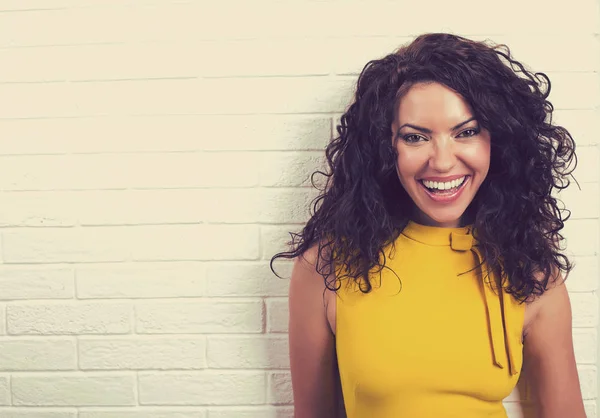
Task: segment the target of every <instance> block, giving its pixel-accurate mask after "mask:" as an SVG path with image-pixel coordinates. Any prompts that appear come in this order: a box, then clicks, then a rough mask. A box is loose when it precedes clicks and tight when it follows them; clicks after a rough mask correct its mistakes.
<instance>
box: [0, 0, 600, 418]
mask: <svg viewBox="0 0 600 418" xmlns="http://www.w3.org/2000/svg"><path fill="white" fill-rule="evenodd" d="M511 2H513V3H515V4H516V3H517V2H516V0H511V1H509V4H510V3H511ZM459 3H460V4H456V2H442V1H438V2H435V10H436V13H433V14H432V13H431V8H432V5H431V4H428V2H420V3H419V2H417V3H414V2H412V3H410V5H409V4H408V3H406V2H400V1H384V0H374V1H372V2H364V1H361V0H348V1H341V0H322V1H312V0H302V1H297V2H282V1H276V0H258V1H256V2H245V1H242V0H227V1H223V2H210V3H209V2H207V1H202V0H139V1H128V0H30V1H27V2H23V1H19V0H3V1H2V2H0V254H1V258H0V418H291V417H292V416H293V406H292V394H291V381H290V374H289V359H288V343H287V315H288V307H287V298H286V297H287V289H288V287H287V286H288V284H287V280H285V279H284V280H281V279H277V278H275V277H274V276H273V275H272V274H271V272H270V270H269V268H268V260H269V258H270V257H271V256H272V255H273V254H274V253H275V252H277V251H280V250H282V249H284V248H285V246H284V243H285V242H286V241H287V240H288V238H289V235H288V232H289V231H293V230H297V229H298V228H299V227H300V226H301V224H302V223H303V222H304V221H306V219H307V218H308V216H309V204H310V202H311V200H312V199H313V198H314V197H315V196H316V194H315V191H314V190H313V189H311V188H310V174H311V173H312V172H313V171H314V170H315V169H317V168H319V167H321V166H322V165H323V161H324V159H323V148H324V146H325V144H326V143H327V142H328V141H329V140H330V139H331V137H332V135H333V132H334V127H335V124H336V122H337V120H338V119H339V117H340V115H341V113H342V112H343V111H344V109H345V107H346V106H347V104H348V102H349V100H350V98H351V96H352V89H353V87H354V86H355V83H356V77H357V75H358V73H359V72H360V70H361V69H362V67H363V66H364V64H365V63H366V62H367V61H368V60H370V59H372V58H377V57H380V56H382V55H383V54H385V53H388V52H390V51H392V50H393V49H395V48H396V47H397V46H398V45H400V44H402V43H404V42H407V41H409V40H410V39H412V37H413V36H414V35H416V34H419V33H422V32H427V31H436V32H437V31H450V32H454V33H457V34H462V35H466V36H470V37H472V38H474V39H485V38H490V39H492V40H494V41H498V42H506V43H507V44H508V45H509V46H510V47H511V50H512V52H513V53H514V54H515V56H516V57H517V59H519V60H522V61H524V62H525V63H527V64H528V65H529V66H530V67H531V68H533V69H535V70H537V71H544V72H546V73H547V74H548V75H549V76H550V78H551V80H552V83H553V88H552V93H551V96H550V100H551V101H552V102H553V103H554V105H555V107H556V112H555V119H556V121H557V122H558V123H560V124H564V125H565V126H566V127H567V128H568V129H569V130H570V132H571V133H572V135H573V137H574V138H575V140H576V142H577V145H578V155H579V165H578V169H577V171H576V173H575V175H576V177H577V180H578V181H579V183H580V186H581V190H579V189H577V188H576V187H573V188H570V189H569V190H566V191H564V192H563V193H562V194H561V196H560V197H561V198H562V199H563V200H564V201H565V203H566V204H567V206H568V207H570V208H571V209H572V220H570V221H569V222H568V223H567V228H566V233H565V234H566V237H567V245H568V249H569V253H570V254H571V255H572V256H573V259H574V260H575V262H576V263H577V267H576V269H575V270H574V271H573V273H572V275H571V277H570V278H569V281H568V284H569V286H568V287H569V291H570V295H571V300H572V303H573V324H574V330H573V336H574V341H575V352H576V357H577V363H578V368H579V372H580V378H581V387H582V392H583V395H584V398H585V404H586V408H587V412H588V417H590V418H595V417H597V416H598V413H597V399H598V348H599V347H598V329H599V326H600V324H599V320H598V316H599V315H598V314H599V303H598V296H597V290H598V279H599V268H598V265H599V261H600V258H599V252H600V218H599V216H600V199H599V196H600V187H599V181H600V171H599V168H598V167H599V162H600V156H599V152H598V144H599V140H598V137H599V134H600V125H599V123H598V120H600V118H599V116H600V113H599V111H600V106H599V105H600V76H599V71H600V53H599V52H598V51H600V41H599V32H600V11H599V8H600V6H599V3H598V1H597V0H574V1H571V2H554V3H552V4H550V3H548V2H544V3H543V6H541V5H542V3H541V2H538V1H532V2H519V6H518V8H517V7H516V6H515V7H512V6H510V5H508V4H503V7H495V8H493V10H492V9H490V10H483V9H481V8H480V7H481V6H480V4H478V3H476V2H472V1H471V0H460V1H459ZM538 3H539V4H538ZM464 10H469V13H468V14H465V12H464ZM516 10H518V12H517V11H516ZM424 15H426V16H427V19H423V18H422V16H424ZM542 15H543V16H544V18H541V16H542ZM399 16H401V17H402V18H399ZM535 16H540V18H534V17H535ZM565 22H572V23H569V24H566V23H565ZM575 22H576V23H575ZM278 271H279V272H280V273H281V274H282V275H283V276H284V277H289V272H290V264H289V263H278ZM506 407H507V410H508V411H509V415H510V417H511V418H517V417H522V416H526V415H527V413H528V397H527V394H526V393H522V394H518V393H516V392H515V393H514V394H512V395H511V397H509V398H508V399H507V400H506ZM524 414H525V415H524Z"/></svg>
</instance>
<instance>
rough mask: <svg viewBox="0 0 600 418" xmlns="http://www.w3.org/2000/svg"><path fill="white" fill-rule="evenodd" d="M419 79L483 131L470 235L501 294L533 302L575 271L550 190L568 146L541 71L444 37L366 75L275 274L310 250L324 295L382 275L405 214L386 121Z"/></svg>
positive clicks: (558, 185)
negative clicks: (455, 97) (484, 156)
mask: <svg viewBox="0 0 600 418" xmlns="http://www.w3.org/2000/svg"><path fill="white" fill-rule="evenodd" d="M421 81H427V82H432V81H433V82H438V83H441V84H444V85H446V86H447V87H449V88H451V89H452V90H454V91H456V92H458V93H459V94H460V95H461V96H462V97H463V98H464V99H465V100H466V101H467V102H468V103H469V104H470V105H471V107H472V109H473V111H474V113H475V115H474V116H475V117H476V118H477V120H478V121H479V123H480V124H481V125H482V126H483V127H484V128H486V129H487V130H488V131H489V132H490V134H491V147H492V151H491V159H490V170H489V173H488V176H487V177H486V179H485V181H484V182H483V184H482V186H481V188H480V189H479V191H478V193H477V195H476V197H475V199H474V200H473V202H472V203H471V205H470V207H469V209H468V210H469V211H470V212H471V213H472V217H473V225H474V234H475V237H476V238H477V241H478V243H479V249H480V251H481V253H482V256H483V258H484V260H485V262H486V265H487V266H488V268H489V269H490V270H492V271H495V272H496V273H497V277H506V278H507V279H508V284H504V287H505V289H506V291H507V292H509V293H511V294H512V295H513V296H514V297H515V298H516V299H518V300H520V301H525V300H527V299H529V298H530V297H531V296H532V295H533V296H536V295H541V294H542V293H543V292H544V291H545V290H546V288H547V286H548V283H549V282H551V281H554V280H555V279H556V277H558V273H561V274H563V275H564V276H566V274H568V272H569V271H570V270H571V269H572V267H573V266H572V264H571V262H570V261H569V260H568V258H567V257H566V256H565V255H564V254H563V253H562V250H561V248H560V241H561V240H562V239H563V237H562V235H561V234H560V231H561V229H563V226H564V221H566V220H567V219H568V217H569V215H570V212H569V211H568V210H566V209H565V208H564V207H561V206H562V203H561V202H560V201H558V200H557V199H556V198H555V197H553V196H552V192H553V190H555V189H564V188H566V187H567V186H568V185H569V183H570V182H569V178H568V177H569V176H570V175H571V172H572V171H573V170H574V169H575V166H576V164H577V159H576V156H575V143H574V141H573V138H572V137H571V135H570V134H569V132H568V131H567V130H566V129H565V128H563V127H561V126H557V125H554V124H553V123H552V112H553V110H554V108H553V106H552V104H551V103H550V102H549V101H548V100H547V98H548V95H549V93H550V80H549V79H548V77H547V76H546V75H545V74H544V73H532V72H530V71H528V70H527V69H526V68H525V67H524V65H523V64H521V63H520V62H518V61H516V60H514V59H513V58H512V56H511V54H510V51H509V49H508V47H507V46H506V45H494V46H489V45H488V44H487V43H484V42H475V41H472V40H469V39H465V38H463V37H460V36H456V35H451V34H441V33H433V34H425V35H421V36H419V37H417V38H416V39H415V40H414V41H413V42H411V43H410V44H408V45H406V46H403V47H401V48H399V49H398V50H397V51H395V52H394V53H392V54H390V55H387V56H386V57H384V58H382V59H377V60H373V61H370V62H369V63H367V65H366V66H365V67H364V69H363V71H362V73H361V74H360V76H359V78H358V84H357V89H356V94H355V97H354V100H353V102H352V104H351V105H350V106H349V108H348V110H347V111H346V112H345V113H344V114H343V116H342V117H341V120H340V123H339V125H338V126H337V134H338V136H337V137H336V138H335V139H334V140H332V141H331V142H330V143H329V145H328V146H327V149H326V151H325V154H326V157H327V163H328V168H329V170H328V172H325V173H323V172H317V173H315V174H322V175H324V176H325V177H326V185H325V187H324V188H323V189H322V190H321V194H320V195H319V196H318V197H317V199H316V200H315V201H314V202H313V207H312V216H311V218H310V220H309V221H308V222H307V223H306V225H305V226H304V228H303V229H302V231H301V232H300V233H292V240H291V242H290V243H289V244H290V246H291V249H290V250H289V251H285V252H281V253H278V254H276V255H274V256H273V258H272V259H271V269H273V262H274V261H275V260H276V259H278V258H295V257H298V256H301V255H303V254H304V253H305V252H306V251H307V250H308V249H309V248H311V247H313V246H316V247H317V264H316V269H317V271H318V272H319V273H320V274H321V275H322V276H323V278H324V280H325V285H326V286H327V287H328V288H329V289H331V290H337V289H339V286H340V280H341V279H343V278H349V279H352V280H355V281H356V282H357V283H358V284H359V285H360V288H361V290H362V291H363V292H369V291H370V290H371V288H372V286H371V283H370V281H369V279H368V278H369V275H370V273H372V272H373V271H376V272H377V271H381V270H382V269H384V268H386V267H385V257H386V255H385V253H384V248H385V247H386V246H388V245H389V244H391V243H393V242H394V241H395V239H396V238H397V237H398V235H399V234H400V233H401V232H402V230H403V228H404V227H405V226H406V224H407V223H408V220H409V218H410V216H411V211H412V207H413V203H412V201H411V199H410V197H409V196H408V194H407V193H406V191H405V190H404V188H403V187H402V186H401V184H400V182H399V180H398V176H397V172H396V167H395V164H396V151H395V149H394V148H393V146H392V141H391V136H392V131H391V125H392V121H393V119H394V112H395V109H396V106H397V104H398V98H399V94H400V92H401V91H404V90H406V87H407V86H410V85H412V84H414V83H417V82H421ZM313 184H314V183H313ZM559 203H560V204H559ZM341 272H343V274H339V273H341ZM336 273H338V274H337V275H336Z"/></svg>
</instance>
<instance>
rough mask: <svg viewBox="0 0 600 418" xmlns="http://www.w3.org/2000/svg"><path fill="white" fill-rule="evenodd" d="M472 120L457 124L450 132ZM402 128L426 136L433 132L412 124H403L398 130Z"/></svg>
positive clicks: (473, 118)
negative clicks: (410, 129)
mask: <svg viewBox="0 0 600 418" xmlns="http://www.w3.org/2000/svg"><path fill="white" fill-rule="evenodd" d="M472 120H475V117H474V116H473V117H471V118H469V119H467V120H465V121H464V122H461V123H459V124H458V125H456V126H455V127H453V128H452V129H451V130H452V131H456V130H457V129H458V128H460V127H461V126H463V125H466V124H467V123H469V122H471V121H472ZM404 127H408V128H413V129H415V130H417V131H421V132H424V133H426V134H430V133H432V132H433V131H432V130H431V129H427V128H423V127H422V126H417V125H413V124H412V123H405V124H404V125H402V126H401V127H399V128H398V130H400V129H402V128H404Z"/></svg>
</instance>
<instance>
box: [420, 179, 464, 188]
mask: <svg viewBox="0 0 600 418" xmlns="http://www.w3.org/2000/svg"><path fill="white" fill-rule="evenodd" d="M465 178H466V176H463V177H461V178H459V179H455V180H452V181H447V182H438V181H429V180H423V184H424V185H425V187H427V188H428V189H438V190H449V189H454V188H455V187H458V186H460V185H461V184H463V182H464V181H465Z"/></svg>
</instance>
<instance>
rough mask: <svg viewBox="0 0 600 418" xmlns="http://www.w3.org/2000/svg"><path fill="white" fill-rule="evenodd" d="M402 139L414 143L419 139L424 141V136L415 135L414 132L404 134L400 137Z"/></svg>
mask: <svg viewBox="0 0 600 418" xmlns="http://www.w3.org/2000/svg"><path fill="white" fill-rule="evenodd" d="M402 139H404V141H405V142H408V143H409V144H414V143H416V142H419V141H425V138H423V137H422V136H420V135H415V134H411V135H404V136H403V137H402Z"/></svg>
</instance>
